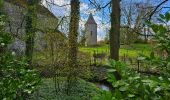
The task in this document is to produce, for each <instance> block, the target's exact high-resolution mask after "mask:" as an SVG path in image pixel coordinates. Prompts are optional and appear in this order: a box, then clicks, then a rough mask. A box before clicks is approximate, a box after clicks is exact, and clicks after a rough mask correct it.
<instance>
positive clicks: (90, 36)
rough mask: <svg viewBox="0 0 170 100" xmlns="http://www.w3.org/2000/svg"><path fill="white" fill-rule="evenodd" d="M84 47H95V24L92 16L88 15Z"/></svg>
mask: <svg viewBox="0 0 170 100" xmlns="http://www.w3.org/2000/svg"><path fill="white" fill-rule="evenodd" d="M85 34H86V35H85V36H86V43H85V44H86V46H94V45H97V23H96V22H95V20H94V18H93V15H92V14H91V13H90V15H89V18H88V20H87V22H86V24H85Z"/></svg>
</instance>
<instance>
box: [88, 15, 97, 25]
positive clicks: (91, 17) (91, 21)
mask: <svg viewBox="0 0 170 100" xmlns="http://www.w3.org/2000/svg"><path fill="white" fill-rule="evenodd" d="M86 24H96V25H97V23H96V21H95V20H94V18H93V15H92V13H90V15H89V18H88V20H87V22H86Z"/></svg>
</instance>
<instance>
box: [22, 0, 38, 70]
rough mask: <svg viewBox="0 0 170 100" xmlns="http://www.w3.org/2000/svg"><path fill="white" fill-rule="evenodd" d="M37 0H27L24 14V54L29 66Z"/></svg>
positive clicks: (32, 46)
mask: <svg viewBox="0 0 170 100" xmlns="http://www.w3.org/2000/svg"><path fill="white" fill-rule="evenodd" d="M37 1H38V0H27V3H28V8H27V14H26V26H25V32H26V51H25V55H26V57H27V61H28V64H29V66H30V67H31V65H32V56H33V48H34V37H35V18H36V13H35V10H36V4H37Z"/></svg>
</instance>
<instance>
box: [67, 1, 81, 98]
mask: <svg viewBox="0 0 170 100" xmlns="http://www.w3.org/2000/svg"><path fill="white" fill-rule="evenodd" d="M70 4H71V13H70V17H71V18H70V25H69V54H68V60H69V62H68V67H69V72H68V73H69V74H68V77H67V90H66V92H67V94H68V95H69V94H70V90H71V88H72V86H73V82H75V80H74V79H75V78H76V71H75V69H76V68H77V51H78V50H77V49H78V48H77V45H78V43H77V40H78V28H79V17H80V2H79V0H71V2H70Z"/></svg>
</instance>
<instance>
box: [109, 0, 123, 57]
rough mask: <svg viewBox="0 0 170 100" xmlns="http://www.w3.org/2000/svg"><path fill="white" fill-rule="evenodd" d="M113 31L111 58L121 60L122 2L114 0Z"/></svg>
mask: <svg viewBox="0 0 170 100" xmlns="http://www.w3.org/2000/svg"><path fill="white" fill-rule="evenodd" d="M111 5H112V13H111V29H110V35H109V36H110V58H111V59H114V60H119V47H120V41H119V40H120V39H119V37H120V0H112V1H111Z"/></svg>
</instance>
